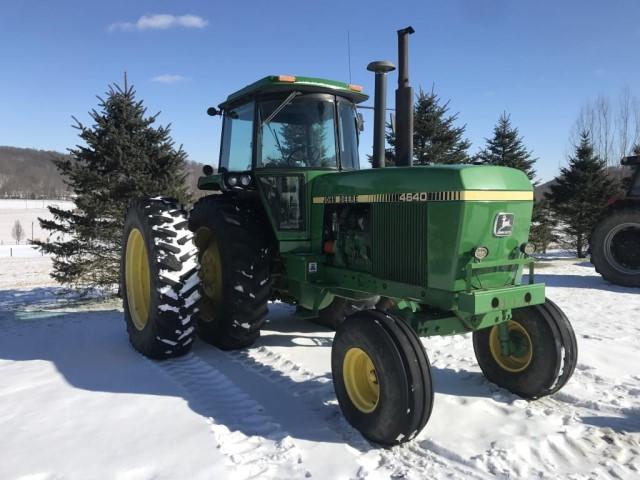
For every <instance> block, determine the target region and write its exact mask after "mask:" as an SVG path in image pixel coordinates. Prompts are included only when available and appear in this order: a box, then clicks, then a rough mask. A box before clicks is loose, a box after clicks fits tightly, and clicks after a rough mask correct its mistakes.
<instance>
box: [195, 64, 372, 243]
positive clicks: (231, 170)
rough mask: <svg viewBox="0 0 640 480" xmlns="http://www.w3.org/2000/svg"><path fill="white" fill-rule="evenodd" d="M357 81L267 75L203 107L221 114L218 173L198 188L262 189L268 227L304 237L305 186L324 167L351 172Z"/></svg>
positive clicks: (357, 118)
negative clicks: (214, 105) (211, 107)
mask: <svg viewBox="0 0 640 480" xmlns="http://www.w3.org/2000/svg"><path fill="white" fill-rule="evenodd" d="M367 98H368V97H367V95H364V94H363V93H362V87H360V86H357V85H350V84H346V83H342V82H336V81H331V80H323V79H319V78H310V77H293V76H285V75H279V76H268V77H265V78H263V79H261V80H259V81H257V82H255V83H253V84H251V85H249V86H247V87H245V88H243V89H241V90H239V91H238V92H235V93H233V94H231V95H230V96H229V97H228V98H227V100H226V101H225V102H223V103H222V104H220V105H219V108H218V109H213V110H214V111H213V112H211V111H210V113H214V114H220V115H222V117H223V125H222V141H221V146H220V163H219V170H218V174H217V175H206V176H204V177H201V178H200V180H199V188H201V189H211V190H219V191H223V192H224V191H228V192H229V191H230V192H233V193H236V194H239V195H254V194H255V193H256V192H257V190H262V193H263V198H264V201H265V204H266V206H267V211H268V212H269V214H270V218H271V221H272V224H273V226H274V228H275V229H276V230H277V231H280V232H283V233H285V234H286V235H288V236H289V239H290V240H300V239H302V238H306V237H307V236H308V233H307V230H308V222H307V219H306V217H307V215H306V210H307V205H306V201H305V186H306V185H307V184H308V183H309V181H310V180H312V179H313V178H315V177H316V176H318V175H322V174H325V173H330V172H331V171H346V170H357V169H359V168H360V163H359V158H358V135H359V131H360V127H361V125H362V121H361V119H360V116H359V115H358V114H357V113H356V104H357V103H360V102H362V101H365V100H366V99H367Z"/></svg>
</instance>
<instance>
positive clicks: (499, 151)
mask: <svg viewBox="0 0 640 480" xmlns="http://www.w3.org/2000/svg"><path fill="white" fill-rule="evenodd" d="M486 142H487V145H486V147H485V148H484V149H483V150H481V151H480V152H478V154H477V155H476V157H475V160H477V161H480V162H482V163H485V164H487V165H500V166H503V167H511V168H517V169H518V170H522V171H523V172H524V173H526V174H527V176H528V177H529V179H530V180H533V178H534V177H535V174H536V172H535V170H534V169H533V164H534V163H535V162H536V160H537V159H536V158H534V157H533V154H532V152H531V151H530V150H527V149H526V147H525V146H524V143H523V138H522V137H521V136H520V135H519V134H518V129H517V128H515V127H513V126H512V125H511V117H510V115H508V114H507V113H506V112H504V113H503V114H502V115H500V118H499V119H498V123H497V125H496V126H495V127H494V128H493V138H487V139H486Z"/></svg>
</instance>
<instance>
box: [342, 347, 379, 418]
mask: <svg viewBox="0 0 640 480" xmlns="http://www.w3.org/2000/svg"><path fill="white" fill-rule="evenodd" d="M342 378H343V379H344V385H345V388H346V389H347V395H349V399H351V403H353V404H354V405H355V407H356V408H357V409H358V410H360V411H361V412H363V413H371V412H373V411H374V410H375V409H376V407H377V406H378V401H379V400H380V385H379V384H378V374H377V372H376V368H375V366H374V365H373V361H371V358H370V357H369V355H367V353H366V352H365V351H364V350H362V349H361V348H357V347H353V348H350V349H349V350H348V351H347V353H346V355H345V356H344V362H343V364H342Z"/></svg>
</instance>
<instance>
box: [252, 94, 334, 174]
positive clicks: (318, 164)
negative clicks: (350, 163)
mask: <svg viewBox="0 0 640 480" xmlns="http://www.w3.org/2000/svg"><path fill="white" fill-rule="evenodd" d="M283 101H285V98H277V99H274V100H264V101H262V102H261V103H260V109H259V111H260V122H261V127H260V138H261V144H262V145H261V147H262V148H261V149H260V152H259V153H258V162H257V166H258V168H260V167H262V168H265V167H266V168H296V167H298V168H305V167H308V168H309V167H310V168H337V157H336V128H335V124H336V122H335V113H334V103H333V102H332V101H328V100H323V99H318V98H317V97H316V98H312V97H311V98H309V97H307V96H305V95H301V96H300V97H298V98H296V99H295V100H293V101H291V102H290V103H288V104H287V105H286V106H285V107H284V108H281V107H282V103H283ZM278 108H281V109H280V111H278V113H277V114H276V115H275V116H273V112H275V111H276V109H278ZM267 120H268V121H267Z"/></svg>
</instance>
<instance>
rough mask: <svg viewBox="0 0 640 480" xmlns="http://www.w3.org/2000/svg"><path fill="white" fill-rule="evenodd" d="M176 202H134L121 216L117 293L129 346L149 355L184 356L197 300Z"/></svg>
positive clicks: (191, 256)
mask: <svg viewBox="0 0 640 480" xmlns="http://www.w3.org/2000/svg"><path fill="white" fill-rule="evenodd" d="M192 237H193V236H192V234H191V232H189V230H188V229H187V214H186V212H185V210H184V208H183V207H182V205H180V204H179V203H178V202H177V201H176V200H174V199H171V198H162V197H157V198H152V199H141V200H135V201H132V202H131V204H130V205H129V208H128V210H127V213H126V216H125V225H124V234H123V237H122V255H121V262H120V292H121V293H122V298H123V305H124V318H125V322H126V325H127V332H128V334H129V340H130V342H131V345H133V347H134V348H135V349H136V350H138V351H139V352H140V353H142V354H143V355H146V356H147V357H151V358H156V359H163V358H169V357H177V356H180V355H184V354H185V353H187V352H188V351H189V350H190V349H191V345H192V343H193V336H194V326H193V314H194V313H195V310H196V303H197V301H198V299H199V298H200V294H199V293H198V283H199V280H198V264H197V262H196V258H195V257H196V253H197V251H196V249H195V247H194V246H193V244H192V243H191V240H192Z"/></svg>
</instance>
